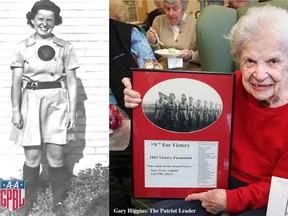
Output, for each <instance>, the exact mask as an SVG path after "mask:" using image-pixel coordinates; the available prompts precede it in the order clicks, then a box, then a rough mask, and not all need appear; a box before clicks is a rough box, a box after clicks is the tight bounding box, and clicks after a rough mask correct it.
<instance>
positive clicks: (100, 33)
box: [0, 0, 109, 179]
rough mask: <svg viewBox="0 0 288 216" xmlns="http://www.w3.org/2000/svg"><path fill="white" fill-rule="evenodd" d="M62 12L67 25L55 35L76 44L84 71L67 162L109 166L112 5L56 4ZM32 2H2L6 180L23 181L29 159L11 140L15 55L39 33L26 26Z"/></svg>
mask: <svg viewBox="0 0 288 216" xmlns="http://www.w3.org/2000/svg"><path fill="white" fill-rule="evenodd" d="M54 2H55V3H56V4H57V5H58V6H60V8H61V10H62V11H61V16H62V17H63V23H62V25H60V26H56V27H55V29H54V31H53V33H54V34H55V35H56V36H58V37H60V38H62V39H65V40H68V41H70V42H71V43H72V44H73V46H74V48H75V51H76V54H77V57H78V61H79V63H80V68H79V69H78V70H77V76H78V91H79V93H78V104H77V107H78V112H77V115H78V118H77V125H76V129H75V131H74V135H75V137H76V141H75V142H71V143H70V145H69V147H67V148H66V150H65V154H66V160H67V162H68V163H69V164H70V166H71V167H72V168H73V169H74V173H77V172H78V171H79V170H81V169H85V168H87V167H94V165H95V163H101V164H103V165H104V166H107V165H108V161H109V160H108V158H109V157H108V155H109V154H108V153H109V143H108V139H109V137H108V109H107V107H108V97H107V95H108V76H109V73H108V67H109V66H108V49H107V47H108V38H109V37H108V3H109V2H108V1H107V0H97V3H96V1H93V0H55V1H54ZM34 3H35V1H32V0H13V1H4V0H0V73H1V76H0V103H1V106H0V138H1V143H0V173H1V174H0V179H1V178H7V177H19V176H21V172H22V170H21V169H22V165H23V161H24V155H23V149H22V147H19V146H15V145H14V143H13V142H12V141H11V140H10V131H11V128H12V124H11V102H10V88H11V75H12V73H11V70H10V68H9V65H10V62H11V58H10V56H11V53H12V49H13V47H14V46H15V45H16V43H18V42H19V41H21V40H23V39H25V38H26V37H28V36H29V35H31V34H32V33H34V30H33V29H31V28H30V27H29V26H28V25H27V24H26V18H25V14H26V13H27V12H28V11H29V10H30V9H31V8H32V6H33V4H34Z"/></svg>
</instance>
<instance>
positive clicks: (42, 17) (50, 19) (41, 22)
mask: <svg viewBox="0 0 288 216" xmlns="http://www.w3.org/2000/svg"><path fill="white" fill-rule="evenodd" d="M32 23H33V25H34V29H35V31H36V33H37V34H38V35H39V36H40V37H41V38H44V39H45V38H48V37H50V36H51V33H52V31H53V29H54V27H55V16H54V12H53V11H49V10H38V12H37V14H36V15H35V17H34V19H33V20H32Z"/></svg>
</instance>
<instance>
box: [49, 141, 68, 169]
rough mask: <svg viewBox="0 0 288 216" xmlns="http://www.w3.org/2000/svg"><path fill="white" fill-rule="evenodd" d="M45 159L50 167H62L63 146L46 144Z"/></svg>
mask: <svg viewBox="0 0 288 216" xmlns="http://www.w3.org/2000/svg"><path fill="white" fill-rule="evenodd" d="M47 161H48V164H49V166H51V167H62V166H63V165H64V147H63V146H61V145H55V144H47Z"/></svg>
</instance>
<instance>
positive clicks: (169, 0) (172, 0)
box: [162, 0, 189, 11]
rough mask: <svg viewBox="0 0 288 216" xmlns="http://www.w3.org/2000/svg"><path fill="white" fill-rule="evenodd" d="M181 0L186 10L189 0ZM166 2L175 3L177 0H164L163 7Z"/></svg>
mask: <svg viewBox="0 0 288 216" xmlns="http://www.w3.org/2000/svg"><path fill="white" fill-rule="evenodd" d="M180 1H181V5H182V8H183V10H184V11H185V10H186V9H187V6H188V1H189V0H180ZM165 2H167V3H170V4H175V3H176V2H177V0H162V7H163V5H164V3H165Z"/></svg>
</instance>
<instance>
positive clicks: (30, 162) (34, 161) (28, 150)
mask: <svg viewBox="0 0 288 216" xmlns="http://www.w3.org/2000/svg"><path fill="white" fill-rule="evenodd" d="M24 152H25V164H26V165H27V166H29V167H38V166H39V165H40V162H41V158H42V149H41V147H24Z"/></svg>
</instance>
